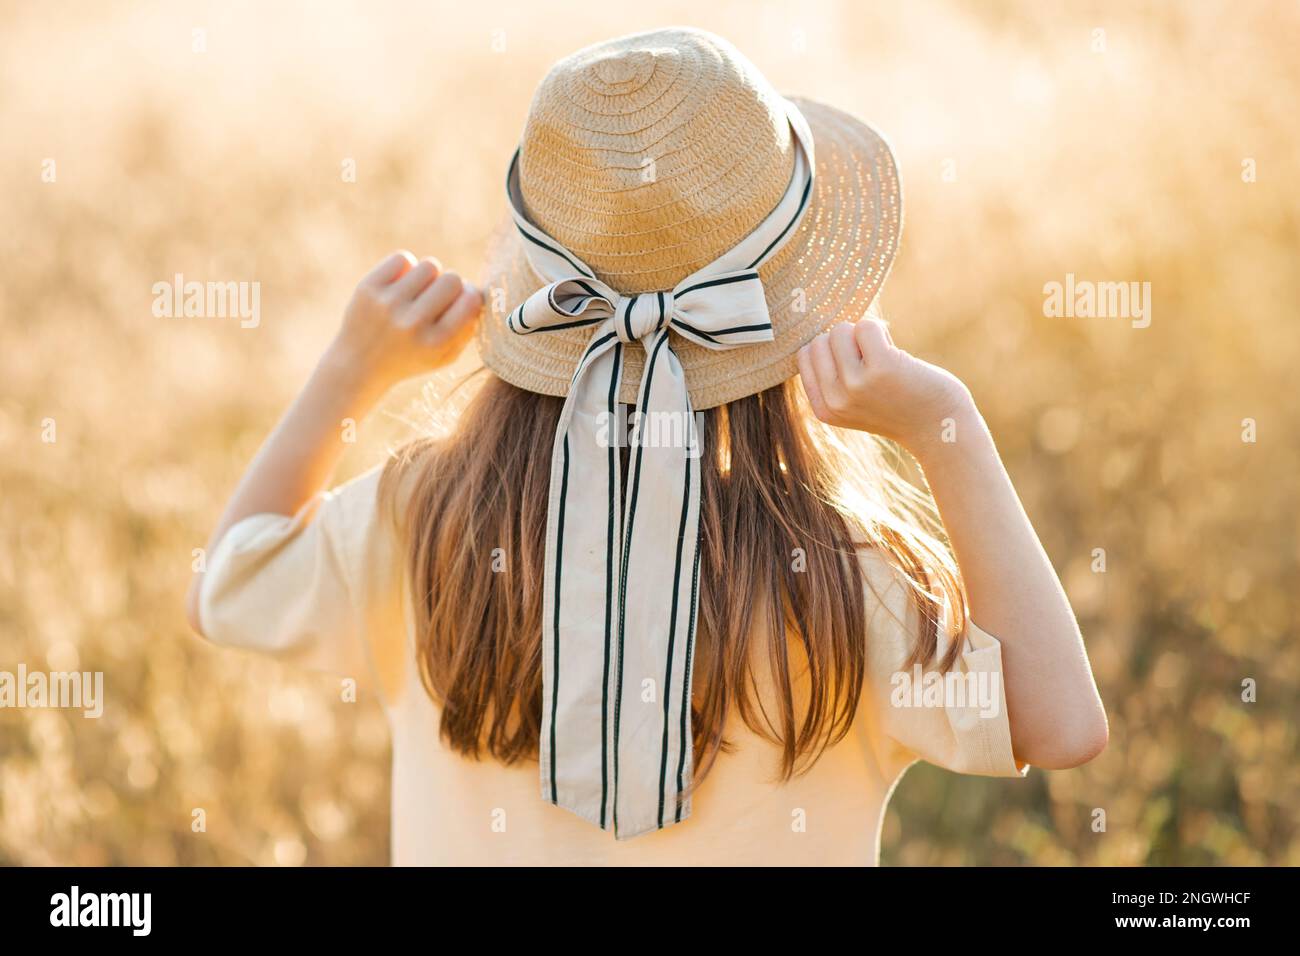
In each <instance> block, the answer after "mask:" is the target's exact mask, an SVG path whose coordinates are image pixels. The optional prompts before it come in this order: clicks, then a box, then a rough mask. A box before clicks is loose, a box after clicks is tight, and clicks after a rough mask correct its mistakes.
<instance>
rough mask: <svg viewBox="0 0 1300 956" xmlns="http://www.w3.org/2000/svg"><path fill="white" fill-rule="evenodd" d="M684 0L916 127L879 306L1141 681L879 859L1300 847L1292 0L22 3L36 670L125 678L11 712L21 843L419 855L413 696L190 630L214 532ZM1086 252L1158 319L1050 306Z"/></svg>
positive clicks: (912, 813)
mask: <svg viewBox="0 0 1300 956" xmlns="http://www.w3.org/2000/svg"><path fill="white" fill-rule="evenodd" d="M1062 8H1063V9H1062ZM673 23H689V24H691V25H695V26H700V27H703V28H706V29H710V30H714V31H716V32H718V33H721V34H723V35H724V36H726V37H728V38H729V39H731V40H732V41H733V42H734V43H736V44H737V45H738V46H739V47H740V48H741V49H742V50H744V51H745V52H746V53H747V54H748V55H749V56H750V58H751V59H753V60H754V61H755V62H756V63H758V64H759V66H760V67H761V68H762V69H763V70H764V72H766V73H767V75H768V76H769V77H770V78H771V79H772V80H773V81H774V82H775V83H776V85H777V86H778V87H779V88H781V89H782V90H784V91H787V92H790V93H798V94H803V95H808V96H812V97H814V98H818V99H822V100H825V101H828V102H831V103H834V104H835V105H837V106H839V107H841V108H844V109H848V110H851V111H853V112H856V113H858V114H859V115H861V116H863V117H865V118H867V119H869V120H870V121H871V122H872V123H874V124H875V125H876V126H878V127H879V128H880V129H881V130H883V131H884V132H885V134H886V135H887V136H888V137H889V138H890V140H891V142H892V143H893V145H894V147H895V149H896V151H897V154H898V157H899V160H900V163H901V167H902V171H903V181H904V189H905V210H906V213H905V217H906V226H905V229H904V236H903V245H902V251H901V254H900V257H899V261H898V264H897V266H896V268H895V270H894V273H893V275H892V277H891V279H890V281H889V283H888V284H887V286H886V290H885V293H884V298H883V303H884V309H885V313H886V315H887V316H888V317H889V319H890V320H891V322H892V323H893V328H894V334H895V338H896V339H897V340H898V342H899V344H900V345H903V346H904V347H906V348H909V349H911V350H913V351H916V352H918V353H919V354H921V355H923V356H924V357H926V358H928V359H930V360H932V361H936V362H939V363H941V364H944V365H947V366H948V367H950V368H951V369H953V370H954V371H955V372H956V373H957V374H958V375H960V376H961V377H962V378H963V379H965V381H966V382H967V383H968V384H969V385H970V386H971V388H972V390H973V391H974V393H975V395H976V398H977V399H978V401H979V402H980V404H981V406H982V407H983V409H984V411H985V415H986V417H987V418H988V420H989V422H990V424H991V426H992V428H993V430H994V433H995V435H996V437H997V439H998V441H999V444H1000V446H1001V448H1002V450H1003V453H1004V456H1005V458H1006V460H1007V464H1008V467H1009V469H1010V471H1011V473H1012V475H1013V477H1014V478H1015V480H1016V482H1017V485H1018V487H1019V488H1020V490H1021V494H1022V496H1023V498H1024V501H1025V504H1026V507H1027V509H1028V511H1029V512H1030V515H1031V516H1032V517H1033V519H1034V521H1035V523H1036V524H1037V525H1038V527H1039V528H1040V530H1041V533H1042V535H1043V539H1044V542H1045V544H1046V546H1047V548H1048V551H1049V553H1050V555H1051V557H1052V559H1053V561H1054V563H1055V564H1056V566H1057V568H1058V570H1059V571H1060V573H1061V576H1062V578H1063V580H1064V582H1065V584H1066V587H1067V589H1068V591H1069V593H1070V595H1071V598H1072V600H1073V602H1074V604H1075V607H1076V609H1077V611H1078V613H1079V616H1080V620H1081V622H1082V625H1083V629H1084V633H1085V636H1086V638H1087V641H1088V646H1089V650H1090V653H1091V655H1092V660H1093V663H1094V666H1095V669H1096V672H1097V677H1098V680H1099V683H1100V686H1101V690H1102V696H1103V698H1104V699H1105V701H1106V703H1107V706H1108V710H1109V713H1110V718H1111V744H1110V747H1109V749H1108V750H1107V752H1106V753H1105V754H1104V755H1103V756H1102V757H1101V758H1100V759H1098V760H1097V761H1095V762H1094V763H1092V764H1091V765H1089V766H1087V767H1085V768H1083V769H1080V770H1076V771H1072V772H1068V773H1052V774H1044V773H1041V772H1033V773H1031V774H1030V776H1029V778H1028V779H1027V780H1025V781H1015V780H983V779H975V778H961V777H957V776H953V775H949V774H945V773H943V772H941V771H938V770H935V769H933V768H928V767H918V768H915V769H913V770H912V771H911V772H910V773H909V774H908V775H907V777H906V778H905V780H904V782H903V783H902V784H901V785H900V787H899V789H898V790H897V791H896V793H895V797H894V802H893V804H892V806H891V809H890V812H889V815H888V818H887V821H886V832H885V851H884V862H886V863H890V864H901V865H909V864H926V863H942V864H974V863H981V864H1030V863H1032V864H1047V865H1088V864H1121V865H1141V864H1291V865H1295V864H1300V823H1298V820H1297V808H1298V807H1300V761H1298V760H1297V752H1298V750H1300V746H1298V744H1297V723H1298V721H1297V717H1298V716H1300V598H1298V597H1297V593H1296V592H1297V573H1296V566H1297V560H1298V559H1300V540H1298V537H1297V531H1298V530H1300V480H1298V479H1297V475H1300V460H1298V458H1300V440H1298V439H1300V387H1297V365H1298V363H1300V193H1298V192H1297V188H1296V183H1297V182H1300V135H1298V134H1297V126H1296V122H1295V112H1296V104H1297V99H1300V57H1297V56H1296V51H1295V44H1294V41H1295V38H1296V37H1297V36H1300V7H1298V6H1297V5H1295V4H1294V3H1289V2H1281V0H1279V2H1275V3H1268V2H1264V3H1252V4H1240V3H1230V2H1222V3H1220V2H1209V0H1187V2H1182V3H1175V2H1168V3H1155V2H1139V3H1130V2H1122V0H1110V2H1096V3H1079V4H1070V5H1060V7H1058V6H1057V5H1055V4H1043V3H1037V2H1032V0H1025V2H1023V3H1009V2H1008V3H987V2H974V0H972V2H968V3H956V2H952V3H950V2H941V0H919V2H913V3H906V4H902V3H884V2H870V3H863V2H852V0H843V2H824V0H809V2H799V3H775V2H773V3H741V2H734V0H722V2H715V3H709V4H699V3H689V4H688V3H682V2H678V0H658V2H655V3H651V4H639V5H633V4H607V3H594V2H587V3H582V4H554V5H553V4H522V3H519V4H508V5H507V4H500V3H497V2H495V0H485V2H482V3H474V4H464V3H414V2H412V3H383V2H380V3H362V2H355V3H335V2H321V3H300V4H290V3H274V4H272V3H252V2H246V3H235V4H227V3H215V2H214V3H198V2H167V3H164V2H142V3H125V2H111V3H103V4H90V3H75V2H68V3H49V4H45V3H17V2H13V0H4V2H0V224H2V226H3V228H0V270H2V271H0V670H9V671H15V670H16V669H17V668H18V666H19V665H20V664H25V665H26V666H27V667H28V668H29V669H33V670H39V669H45V670H87V671H102V672H103V673H104V675H105V676H104V681H105V697H106V702H105V706H104V713H103V716H102V717H100V718H99V719H86V718H84V717H82V716H81V715H80V713H79V712H73V711H68V710H54V709H3V710H0V863H7V864H52V863H73V864H164V865H166V864H269V865H273V864H281V865H298V864H308V865H316V864H358V863H369V864H375V863H384V862H386V861H387V859H388V840H389V836H388V796H389V784H388V740H387V730H386V727H385V724H384V719H383V714H382V712H381V711H380V709H379V707H378V705H377V704H376V703H375V702H373V701H367V700H362V701H361V702H359V703H354V704H348V703H343V702H341V701H339V700H338V694H337V691H336V685H335V683H334V682H333V681H332V680H330V679H323V678H317V677H314V676H312V675H306V674H302V673H298V672H295V671H292V670H289V669H287V668H284V667H281V666H278V665H275V664H270V663H267V662H265V661H262V660H258V659H254V658H251V657H248V656H245V655H241V654H239V653H237V652H223V651H219V650H216V649H214V648H211V647H208V646H207V645H205V644H204V643H202V642H201V641H199V640H197V639H196V638H194V637H193V636H192V635H191V634H190V633H189V631H188V629H187V627H186V624H185V621H184V617H183V614H182V608H181V603H182V596H183V594H184V591H185V588H186V586H187V583H188V581H189V577H190V574H191V560H192V558H191V553H192V549H194V548H197V547H200V546H201V545H202V544H203V539H204V537H205V536H206V534H207V531H208V530H209V528H210V526H211V523H212V522H213V521H214V519H215V517H216V515H217V512H218V510H219V508H220V506H221V503H222V501H223V500H224V497H225V495H227V494H228V493H229V491H230V490H231V489H232V487H233V485H234V482H235V481H236V479H237V478H238V476H239V474H240V471H241V469H242V468H243V466H244V464H245V463H246V461H247V460H248V458H249V456H250V455H251V453H252V452H253V450H254V449H255V448H256V446H257V444H258V443H259V442H260V441H261V439H262V438H263V436H264V435H265V433H266V432H267V430H268V429H269V428H270V426H271V424H272V423H273V422H274V420H275V418H276V417H277V415H278V414H279V412H280V411H281V410H282V409H283V407H284V405H285V404H286V403H287V402H288V400H289V399H290V398H291V397H292V395H293V393H294V391H295V389H296V388H297V387H298V386H299V385H300V384H301V383H302V381H303V379H304V377H305V376H306V374H307V372H308V371H309V369H310V367H311V365H312V363H313V362H314V360H315V358H316V356H317V354H318V353H319V350H320V349H321V348H322V347H323V346H324V344H325V343H326V341H327V340H328V338H329V336H330V335H331V334H332V332H333V330H334V328H335V324H336V323H337V321H338V319H339V316H340V314H341V309H342V307H343V305H344V303H345V302H346V300H347V297H348V295H349V294H350V291H351V288H352V286H353V285H354V284H355V282H356V280H357V279H358V278H359V276H360V275H361V274H362V273H363V272H364V271H365V270H366V269H367V268H368V267H369V266H370V265H371V264H372V263H373V262H374V261H375V260H377V259H378V258H379V257H380V256H381V255H382V254H383V253H385V252H387V251H389V250H390V249H393V248H398V247H406V248H409V249H411V250H413V251H415V252H416V253H417V254H436V255H438V256H439V257H440V258H442V260H443V261H444V262H445V263H447V264H448V266H449V267H451V268H455V269H458V270H461V271H463V272H465V273H467V274H469V275H474V274H476V272H477V270H478V268H479V262H480V259H481V257H482V254H483V249H484V244H485V242H486V240H487V237H488V235H489V233H490V232H491V230H492V229H493V227H494V226H495V224H496V223H497V221H498V219H499V218H500V216H501V215H502V214H503V213H504V210H505V204H504V197H503V195H502V180H503V175H504V170H505V165H506V162H507V161H508V159H509V155H510V153H511V151H512V149H513V147H514V144H515V141H516V138H517V136H518V134H519V131H520V129H521V128H522V124H523V119H524V115H525V113H526V110H527V107H528V101H529V96H530V94H531V90H532V88H533V86H534V85H535V84H536V82H537V81H538V80H539V79H540V78H541V76H542V74H543V73H544V71H545V69H546V67H547V65H548V64H549V63H550V62H552V61H553V60H555V59H556V58H558V57H560V56H562V55H564V54H566V53H569V52H571V51H572V50H574V49H576V48H578V47H580V46H583V45H585V44H587V43H590V42H594V41H596V40H598V39H601V38H604V37H607V36H613V35H617V34H621V33H627V32H632V31H635V30H641V29H648V28H651V27H654V26H660V25H665V24H673ZM349 170H355V176H352V175H350V174H349ZM352 180H355V181H352ZM178 273H179V274H182V275H183V276H185V277H186V279H197V280H200V281H208V280H212V281H223V282H225V281H250V282H254V281H255V282H257V283H259V284H260V294H261V298H260V321H259V322H258V324H257V326H256V327H255V328H243V327H241V323H240V321H239V320H238V318H205V319H199V318H184V317H181V318H165V317H158V316H156V315H155V314H154V309H153V307H152V306H153V301H154V293H153V291H152V290H153V286H154V284H155V283H157V282H168V281H171V280H172V278H173V276H175V275H176V274H178ZM1068 275H1072V276H1074V277H1076V278H1077V279H1078V280H1085V281H1095V282H1125V283H1128V282H1138V283H1150V286H1149V289H1150V295H1151V300H1150V301H1151V309H1150V313H1149V316H1148V318H1149V320H1150V321H1149V324H1148V325H1146V326H1145V327H1137V326H1140V325H1141V324H1142V323H1137V324H1136V326H1135V321H1131V320H1130V319H1128V318H1123V317H1118V318H1100V317H1098V318H1084V317H1073V318H1070V317H1063V316H1049V315H1047V314H1045V312H1046V311H1047V310H1045V308H1044V299H1045V296H1044V286H1045V285H1046V284H1047V283H1051V282H1061V283H1064V282H1066V281H1067V280H1066V277H1067V276H1068ZM1144 321H1145V320H1144ZM474 364H475V360H474V358H473V357H472V356H469V357H467V358H466V360H465V361H464V363H463V364H462V365H461V367H460V369H459V370H458V371H463V370H465V369H467V368H471V367H473V366H474ZM445 385H446V383H445V382H439V383H434V388H435V390H436V389H440V388H443V387H444V386H445ZM417 393H418V387H417V386H415V385H412V386H410V387H407V388H404V389H403V390H401V391H400V392H398V393H396V394H394V395H393V396H391V398H390V400H389V401H388V402H387V404H386V406H385V409H384V410H383V411H382V412H381V413H380V414H377V415H376V416H374V417H373V418H372V419H371V420H369V421H367V422H366V423H364V424H363V426H362V428H361V431H360V440H359V441H358V443H357V444H356V446H355V447H354V448H353V449H351V450H350V451H349V455H348V457H347V459H346V462H345V466H344V470H343V472H342V473H341V474H340V478H344V477H347V476H348V475H350V474H353V473H356V472H357V471H360V470H362V469H364V468H366V467H368V466H369V465H371V464H373V463H374V462H376V461H377V460H378V459H379V456H380V455H381V454H382V453H383V450H384V448H385V447H387V446H390V445H392V444H393V443H395V442H397V441H400V440H401V439H402V437H403V436H404V435H405V434H407V433H408V431H407V429H408V425H407V423H406V422H407V419H408V418H409V415H408V411H409V409H410V407H411V403H412V400H413V399H414V398H415V397H416V395H417ZM1246 420H1250V421H1249V422H1246ZM1243 422H1245V424H1243ZM1252 431H1253V434H1252ZM1250 438H1253V439H1254V440H1244V439H1250ZM1098 549H1103V551H1104V561H1105V570H1104V571H1100V570H1098V567H1099V565H1098V557H1097V555H1098V554H1099V552H1098ZM1245 681H1251V682H1253V686H1254V688H1255V694H1256V699H1255V700H1253V701H1246V700H1243V682H1245ZM196 809H201V810H203V811H204V814H203V818H204V819H205V821H206V828H205V829H204V830H203V831H202V832H195V829H194V827H193V825H192V824H193V821H194V819H195V816H194V812H195V810H196ZM1098 810H1102V811H1104V814H1105V829H1104V832H1098V830H1097V828H1096V826H1095V824H1094V821H1095V820H1097V819H1099V817H1098V815H1097V811H1098Z"/></svg>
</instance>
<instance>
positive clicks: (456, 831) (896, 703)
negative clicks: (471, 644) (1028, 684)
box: [200, 469, 1028, 866]
mask: <svg viewBox="0 0 1300 956" xmlns="http://www.w3.org/2000/svg"><path fill="white" fill-rule="evenodd" d="M378 481H379V469H376V470H374V471H371V472H368V473H366V474H365V475H362V476H361V477H359V478H357V479H355V480H354V481H351V482H349V483H347V484H345V485H342V486H341V487H339V488H337V489H335V490H334V491H331V492H326V493H323V494H321V495H319V496H318V497H317V498H316V499H315V500H313V501H312V502H311V503H310V504H309V505H308V506H307V507H305V508H303V509H302V511H301V512H300V513H299V514H298V515H296V516H294V517H292V518H290V517H287V516H284V515H271V514H264V515H254V516H252V517H248V518H245V519H244V520H243V521H241V522H239V523H238V524H236V525H235V526H234V527H232V528H231V529H230V530H229V531H228V532H227V533H226V535H225V536H224V538H222V540H221V542H220V543H219V544H218V546H217V548H216V550H215V551H214V553H213V554H212V555H211V556H210V558H209V561H208V566H207V571H206V573H205V574H204V580H203V583H202V590H201V600H200V619H201V623H202V626H203V633H204V634H205V636H206V637H207V638H208V639H209V640H211V641H213V642H215V643H217V644H221V645H226V646H230V647H241V648H247V649H250V650H255V651H260V652H262V653H266V654H270V655H273V656H275V657H279V658H282V659H284V660H288V661H292V662H296V663H300V664H302V665H304V666H308V667H312V668H315V669H320V670H326V671H330V672H333V673H336V674H338V675H340V676H343V677H352V678H355V679H356V680H357V682H358V683H359V684H360V685H363V686H364V687H366V688H368V689H369V690H370V691H372V692H373V693H375V694H377V695H378V696H379V697H380V699H381V700H382V702H383V705H384V709H385V712H386V714H387V717H388V721H389V725H390V727H391V730H392V752H393V776H392V801H393V802H392V834H391V836H392V861H393V863H394V864H398V865H474V866H483V865H486V866H504V865H602V866H603V865H659V864H671V865H692V866H708V865H714V864H725V865H766V864H787V865H809V864H823V865H825V864H830V865H848V866H863V865H866V866H871V865H875V864H876V862H877V858H878V856H879V845H880V827H881V821H882V819H883V817H884V810H885V804H886V802H887V801H888V799H889V795H890V792H891V790H892V789H893V787H894V785H895V784H896V783H897V782H898V779H899V778H900V777H901V776H902V774H903V771H904V770H906V769H907V767H908V766H909V765H910V764H912V763H913V762H915V761H916V760H926V761H928V762H930V763H933V764H937V765H938V766H940V767H945V768H947V769H949V770H953V771H956V772H958V773H970V774H983V775H990V776H1007V777H1020V776H1024V774H1025V773H1026V772H1027V771H1028V767H1027V766H1025V765H1023V764H1020V763H1018V762H1017V760H1016V758H1015V757H1014V756H1013V755H1012V751H1011V734H1010V728H1009V724H1008V721H1007V713H1006V699H1005V695H1004V693H1003V687H1004V682H1003V681H1002V679H1001V678H1002V651H1001V645H1000V644H999V642H998V641H997V640H996V639H995V638H993V637H992V636H990V635H989V634H987V633H985V632H984V631H982V630H980V629H979V628H977V627H975V626H974V625H973V624H972V625H970V626H969V627H968V628H967V631H966V634H965V636H964V640H965V645H966V647H965V651H964V653H963V654H962V655H961V657H960V658H959V659H958V664H957V668H956V673H959V674H961V675H963V676H964V677H965V678H966V680H967V681H969V682H970V683H968V684H966V686H968V687H971V686H977V684H976V682H977V681H982V682H983V687H984V688H986V690H985V692H984V693H983V694H982V695H980V698H979V700H978V701H976V700H973V699H971V697H967V699H966V700H965V701H964V702H960V701H959V700H958V699H957V698H954V697H948V698H946V699H931V700H929V701H928V702H927V701H926V700H925V698H924V697H921V696H919V695H917V694H915V693H913V692H911V691H907V690H906V688H905V687H903V686H902V685H901V684H900V683H899V682H901V680H902V678H901V677H899V676H896V675H899V674H900V672H901V671H902V669H903V662H904V661H905V659H906V658H907V655H908V651H909V649H910V647H911V645H912V641H913V637H912V635H913V634H914V632H915V628H916V627H917V616H916V613H915V611H914V610H913V609H912V608H911V603H910V601H909V600H908V599H907V595H906V593H905V591H904V589H903V586H902V584H901V583H900V582H899V581H898V580H897V579H896V577H895V575H894V573H893V571H892V570H891V569H890V567H889V566H888V565H887V564H886V563H885V561H884V559H883V558H881V557H879V556H878V555H876V554H874V553H873V552H865V553H864V555H863V558H862V561H863V566H864V568H865V569H866V572H867V578H868V585H869V586H868V594H867V608H868V615H869V620H868V629H867V633H868V641H869V654H868V675H867V677H868V679H867V684H866V690H865V691H864V694H865V695H866V699H864V700H862V701H861V702H860V705H859V707H858V711H857V716H856V718H855V722H854V726H853V729H852V731H851V732H850V734H849V735H848V736H847V737H846V738H845V739H844V740H842V741H841V742H840V743H839V744H837V745H836V746H834V747H832V748H831V749H829V750H828V751H826V752H825V753H824V754H823V755H822V757H821V759H820V760H819V761H818V762H817V763H816V764H815V765H814V766H813V768H812V770H810V771H809V772H808V773H807V774H805V775H803V776H800V777H797V778H795V779H794V780H791V781H789V782H786V783H782V782H779V781H777V780H776V771H777V768H778V766H779V764H778V758H779V753H778V750H777V748H776V747H775V746H774V745H772V744H771V743H769V742H767V741H765V740H763V739H762V738H760V737H758V736H756V735H755V734H753V733H752V732H751V731H750V730H749V729H748V728H746V727H745V726H744V724H743V723H742V722H740V721H739V720H734V721H733V723H732V724H731V725H730V726H729V727H728V729H727V736H728V739H730V740H732V741H734V742H735V743H736V744H737V750H736V752H734V753H730V754H721V755H719V757H718V759H717V761H716V763H715V764H714V767H713V769H712V771H711V772H710V773H709V775H708V776H707V777H706V779H705V780H704V782H703V783H702V784H701V786H700V788H699V790H698V791H697V792H696V794H695V796H694V798H693V806H694V812H693V814H692V816H691V817H690V818H689V819H688V820H686V821H684V822H682V823H680V824H678V825H676V826H672V827H668V828H667V829H665V830H661V831H658V832H654V833H650V834H647V835H644V836H640V837H636V838H634V839H631V840H622V841H616V840H615V839H614V837H613V836H612V835H611V834H610V833H607V832H604V831H601V830H600V829H598V828H597V827H595V826H592V825H591V824H590V823H587V822H586V821H584V820H582V819H580V818H578V817H577V816H575V815H573V814H571V813H569V812H568V811H567V810H562V809H559V808H557V807H554V806H552V805H550V804H549V803H547V802H545V801H544V800H543V799H542V796H541V785H540V782H539V779H538V768H537V764H536V762H535V761H534V762H528V763H523V764H520V765H518V766H514V767H505V766H502V765H500V764H498V763H496V762H494V761H492V760H490V759H485V760H483V761H472V760H468V759H466V758H464V757H462V756H460V755H459V754H457V753H455V752H453V751H450V750H447V749H446V748H445V746H444V745H443V743H442V741H441V739H440V738H439V735H438V718H439V710H438V705H437V703H436V702H435V701H433V700H432V699H431V698H430V696H429V694H428V693H427V692H426V691H425V688H424V686H423V685H422V684H421V681H420V677H419V673H418V670H417V667H416V666H415V657H414V638H413V630H412V626H411V614H410V604H409V597H408V594H409V589H408V587H407V584H406V581H405V574H404V568H405V562H404V555H403V552H402V545H401V544H400V543H399V542H398V541H397V540H396V538H395V536H394V534H393V533H392V532H391V531H390V530H389V526H388V523H387V522H386V521H384V520H382V519H381V517H380V514H379V512H378V509H377V503H376V490H377V487H378ZM791 647H792V649H793V650H794V651H796V652H797V650H798V644H797V642H792V644H791ZM940 650H941V651H942V650H943V648H942V647H941V648H940ZM791 660H792V666H795V665H797V664H798V663H799V657H798V656H797V654H792V655H791ZM795 673H796V674H797V673H798V672H797V671H796V672H795ZM908 676H909V677H911V676H915V675H914V674H912V673H909V675H908ZM759 680H760V688H762V686H763V683H764V682H765V680H766V675H764V674H762V673H761V671H760V674H759ZM949 683H950V684H951V683H952V681H950V682H949ZM798 687H799V682H798V680H797V679H796V690H797V689H798ZM904 704H910V705H911V706H903V705H904ZM927 704H928V705H927Z"/></svg>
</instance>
